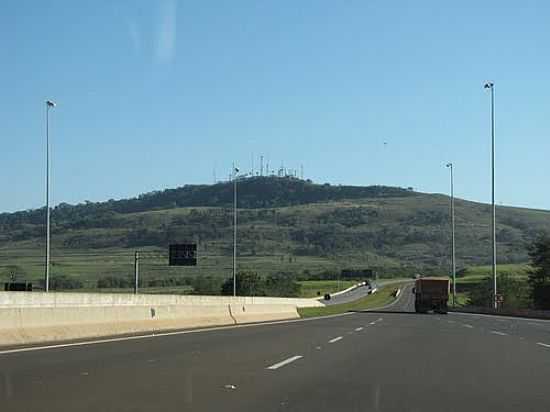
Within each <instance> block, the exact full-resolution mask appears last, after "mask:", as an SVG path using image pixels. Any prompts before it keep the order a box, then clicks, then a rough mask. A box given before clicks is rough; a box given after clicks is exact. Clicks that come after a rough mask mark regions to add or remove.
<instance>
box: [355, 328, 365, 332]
mask: <svg viewBox="0 0 550 412" xmlns="http://www.w3.org/2000/svg"><path fill="white" fill-rule="evenodd" d="M362 330H363V328H355V332H360V331H362Z"/></svg>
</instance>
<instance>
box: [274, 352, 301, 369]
mask: <svg viewBox="0 0 550 412" xmlns="http://www.w3.org/2000/svg"><path fill="white" fill-rule="evenodd" d="M302 358H303V356H300V355H296V356H292V357H290V358H288V359H285V360H284V361H281V362H279V363H276V364H274V365H271V366H268V367H267V368H266V369H269V370H272V371H274V370H275V369H279V368H280V367H283V366H285V365H288V364H289V363H292V362H294V361H297V360H298V359H302Z"/></svg>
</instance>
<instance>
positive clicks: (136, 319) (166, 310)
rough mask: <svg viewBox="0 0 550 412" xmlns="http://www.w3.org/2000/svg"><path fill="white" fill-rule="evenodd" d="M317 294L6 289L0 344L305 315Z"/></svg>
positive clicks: (0, 295)
mask: <svg viewBox="0 0 550 412" xmlns="http://www.w3.org/2000/svg"><path fill="white" fill-rule="evenodd" d="M300 305H305V306H308V305H311V306H323V305H322V303H320V302H318V301H316V300H314V299H291V298H267V297H236V298H234V297H232V296H176V295H128V294H92V293H83V294H79V293H55V292H50V293H40V292H38V293H35V292H29V293H27V292H0V346H13V345H27V344H36V343H46V342H56V341H65V340H78V339H90V338H101V337H105V336H114V335H126V334H148V333H154V332H158V331H162V330H176V329H186V328H197V327H208V326H224V325H234V324H236V323H251V322H263V321H274V320H282V319H296V318H299V315H298V312H297V310H296V309H297V307H299V306H300Z"/></svg>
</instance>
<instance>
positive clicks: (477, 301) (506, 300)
mask: <svg viewBox="0 0 550 412" xmlns="http://www.w3.org/2000/svg"><path fill="white" fill-rule="evenodd" d="M497 285H498V290H497V292H498V293H499V294H501V295H502V296H503V304H502V308H504V309H521V308H525V307H527V306H528V302H529V290H528V288H527V285H526V284H525V282H523V281H522V280H520V279H517V278H515V277H513V276H511V275H509V274H501V275H499V276H498V278H497ZM469 298H470V304H472V305H474V306H481V307H490V306H491V305H492V304H493V278H492V277H487V278H485V279H483V281H482V282H480V284H479V285H478V286H476V288H475V289H472V291H470V295H469Z"/></svg>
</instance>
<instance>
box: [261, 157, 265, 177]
mask: <svg viewBox="0 0 550 412" xmlns="http://www.w3.org/2000/svg"><path fill="white" fill-rule="evenodd" d="M263 175H264V156H263V155H262V156H260V176H263Z"/></svg>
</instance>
